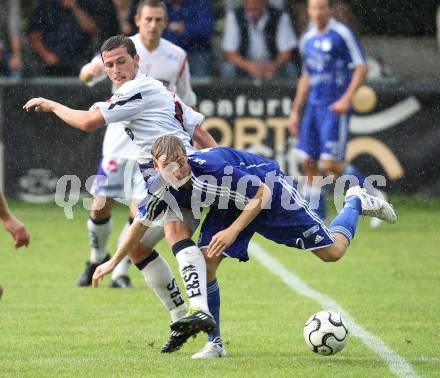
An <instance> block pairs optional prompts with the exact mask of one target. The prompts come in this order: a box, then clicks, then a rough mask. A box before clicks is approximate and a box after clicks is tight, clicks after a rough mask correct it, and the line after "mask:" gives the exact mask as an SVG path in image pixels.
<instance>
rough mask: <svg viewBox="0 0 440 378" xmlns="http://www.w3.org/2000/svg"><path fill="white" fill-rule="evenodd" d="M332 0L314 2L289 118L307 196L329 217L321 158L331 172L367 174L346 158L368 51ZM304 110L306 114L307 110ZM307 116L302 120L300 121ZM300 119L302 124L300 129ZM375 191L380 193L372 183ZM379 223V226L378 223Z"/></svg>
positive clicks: (359, 176) (361, 178)
mask: <svg viewBox="0 0 440 378" xmlns="http://www.w3.org/2000/svg"><path fill="white" fill-rule="evenodd" d="M332 3H333V1H332V0H309V1H308V13H309V17H310V20H311V27H310V29H309V30H308V32H306V34H305V35H304V36H303V38H302V39H301V45H300V46H301V53H302V58H303V59H302V60H303V72H302V74H301V77H300V79H299V80H298V85H297V90H296V94H295V98H294V100H293V104H292V111H291V115H290V121H289V131H290V133H291V135H292V136H294V137H297V136H298V137H299V141H298V145H297V150H298V152H299V153H300V155H302V158H303V164H302V165H303V170H304V174H305V175H307V185H308V187H307V191H306V198H307V199H308V200H309V202H310V204H317V202H318V199H319V207H318V208H316V206H313V207H314V208H315V210H316V212H317V213H318V214H319V215H320V217H321V218H322V219H326V212H325V202H324V194H325V193H324V190H322V189H321V185H322V181H321V179H320V167H319V165H318V163H319V162H321V164H322V168H323V170H324V173H325V174H326V175H336V176H342V175H351V176H354V177H356V178H357V180H358V182H359V185H360V186H364V181H365V177H364V176H363V174H362V173H361V172H360V171H359V170H358V169H356V168H355V167H354V166H353V165H350V164H347V163H346V162H345V150H346V146H347V141H348V126H349V121H350V116H351V113H352V108H351V101H352V98H353V95H354V93H355V92H356V90H357V89H358V88H359V86H361V85H362V84H363V83H364V81H365V79H366V76H367V72H368V67H367V63H366V57H365V53H364V51H363V50H362V47H361V45H360V44H359V41H358V40H357V38H356V37H355V35H354V34H353V32H352V31H351V30H350V29H349V28H348V27H347V26H346V25H344V24H343V23H341V22H338V21H337V20H336V19H335V18H333V17H332V13H333V11H332V9H333V8H332ZM303 109H304V112H303ZM301 115H302V119H301ZM300 120H301V127H300ZM366 189H367V190H368V191H369V193H370V194H373V195H375V196H380V195H381V193H380V192H379V191H378V190H376V189H374V188H373V187H372V186H371V185H370V186H369V187H366ZM376 226H377V224H376Z"/></svg>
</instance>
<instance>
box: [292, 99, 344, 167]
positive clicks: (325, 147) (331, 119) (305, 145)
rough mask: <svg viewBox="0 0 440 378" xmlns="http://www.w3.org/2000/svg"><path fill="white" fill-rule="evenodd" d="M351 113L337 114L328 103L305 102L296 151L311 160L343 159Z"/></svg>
mask: <svg viewBox="0 0 440 378" xmlns="http://www.w3.org/2000/svg"><path fill="white" fill-rule="evenodd" d="M350 116H351V113H350V112H349V113H346V114H343V115H338V114H336V113H335V112H334V111H332V110H330V109H329V105H321V104H307V106H306V109H305V111H304V115H303V117H302V122H301V128H300V132H299V142H298V145H297V147H296V148H297V150H298V152H299V153H300V154H301V155H303V156H304V157H307V158H310V159H312V160H320V159H324V160H336V161H340V160H344V159H345V150H346V147H347V141H348V126H349V121H350Z"/></svg>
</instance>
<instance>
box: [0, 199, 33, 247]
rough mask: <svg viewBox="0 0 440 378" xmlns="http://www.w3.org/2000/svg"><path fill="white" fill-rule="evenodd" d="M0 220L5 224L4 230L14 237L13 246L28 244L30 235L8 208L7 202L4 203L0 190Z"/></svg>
mask: <svg viewBox="0 0 440 378" xmlns="http://www.w3.org/2000/svg"><path fill="white" fill-rule="evenodd" d="M0 221H1V222H2V223H3V225H4V226H5V228H6V230H8V231H9V232H10V233H11V235H12V238H13V239H14V242H15V243H14V247H15V248H20V247H22V246H26V247H27V246H28V244H29V240H30V236H29V233H28V232H27V230H26V228H25V227H24V224H23V223H21V222H20V221H19V220H18V219H17V218H15V217H14V215H13V214H12V213H11V211H10V210H9V208H8V204H7V203H6V199H5V197H4V196H3V193H1V192H0Z"/></svg>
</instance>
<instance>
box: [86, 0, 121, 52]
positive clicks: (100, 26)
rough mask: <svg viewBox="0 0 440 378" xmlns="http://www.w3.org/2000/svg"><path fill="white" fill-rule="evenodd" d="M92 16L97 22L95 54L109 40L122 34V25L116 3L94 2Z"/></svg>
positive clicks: (104, 0) (108, 1)
mask: <svg viewBox="0 0 440 378" xmlns="http://www.w3.org/2000/svg"><path fill="white" fill-rule="evenodd" d="M90 3H92V4H93V6H92V7H91V8H90V11H89V12H90V13H89V14H90V16H92V17H93V19H94V21H95V22H96V26H97V31H96V36H95V38H94V46H93V52H96V51H99V49H100V48H101V45H102V44H103V43H104V41H106V40H107V39H108V38H110V37H112V36H114V35H117V34H119V33H120V30H121V28H120V23H119V19H118V14H117V7H116V1H111V0H93V1H90Z"/></svg>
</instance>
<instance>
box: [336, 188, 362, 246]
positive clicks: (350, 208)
mask: <svg viewBox="0 0 440 378" xmlns="http://www.w3.org/2000/svg"><path fill="white" fill-rule="evenodd" d="M361 214H362V204H361V200H360V198H358V197H356V196H351V197H348V198H347V199H346V201H345V206H344V208H343V209H342V211H341V212H340V213H339V214H338V215H337V216H336V218H335V219H333V221H332V223H331V224H330V231H332V232H338V233H340V234H342V235H344V236H345V237H346V238H347V239H348V241H349V242H351V241H352V240H353V238H354V234H355V233H356V226H357V223H358V219H359V215H361Z"/></svg>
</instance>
